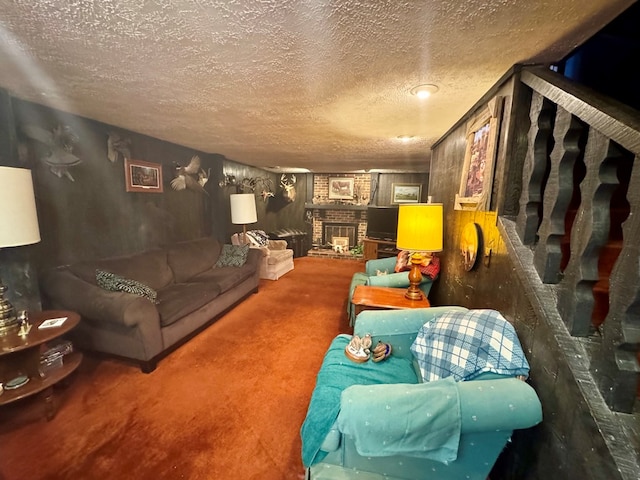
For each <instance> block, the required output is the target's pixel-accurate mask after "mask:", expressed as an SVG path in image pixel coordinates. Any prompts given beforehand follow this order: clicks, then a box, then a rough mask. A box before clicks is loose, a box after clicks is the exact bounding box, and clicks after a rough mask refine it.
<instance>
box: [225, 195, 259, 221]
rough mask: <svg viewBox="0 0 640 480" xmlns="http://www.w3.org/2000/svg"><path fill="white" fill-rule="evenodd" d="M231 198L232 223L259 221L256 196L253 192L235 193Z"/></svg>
mask: <svg viewBox="0 0 640 480" xmlns="http://www.w3.org/2000/svg"><path fill="white" fill-rule="evenodd" d="M230 200H231V223H233V224H235V225H246V224H247V223H255V222H257V221H258V214H257V213H256V197H255V196H254V195H253V193H233V194H231V195H230Z"/></svg>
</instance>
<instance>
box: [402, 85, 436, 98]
mask: <svg viewBox="0 0 640 480" xmlns="http://www.w3.org/2000/svg"><path fill="white" fill-rule="evenodd" d="M437 91H438V87H437V85H434V84H432V83H425V84H422V85H417V86H415V87H413V88H412V89H411V90H409V92H410V93H411V95H415V96H416V97H418V98H429V97H430V96H431V95H433V94H434V93H436V92H437Z"/></svg>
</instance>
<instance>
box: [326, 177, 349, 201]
mask: <svg viewBox="0 0 640 480" xmlns="http://www.w3.org/2000/svg"><path fill="white" fill-rule="evenodd" d="M353 186H354V178H353V177H329V200H353Z"/></svg>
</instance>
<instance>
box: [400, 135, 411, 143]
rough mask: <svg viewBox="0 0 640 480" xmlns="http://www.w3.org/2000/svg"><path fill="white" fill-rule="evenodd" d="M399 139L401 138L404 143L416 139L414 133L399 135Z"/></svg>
mask: <svg viewBox="0 0 640 480" xmlns="http://www.w3.org/2000/svg"><path fill="white" fill-rule="evenodd" d="M397 138H398V140H400V141H401V142H403V143H409V142H410V141H411V140H413V139H414V136H413V135H399V136H398V137H397Z"/></svg>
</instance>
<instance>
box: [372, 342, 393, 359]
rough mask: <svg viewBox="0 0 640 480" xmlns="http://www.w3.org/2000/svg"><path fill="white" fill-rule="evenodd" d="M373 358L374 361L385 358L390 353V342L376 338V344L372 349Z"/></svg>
mask: <svg viewBox="0 0 640 480" xmlns="http://www.w3.org/2000/svg"><path fill="white" fill-rule="evenodd" d="M372 353H373V358H372V360H373V361H374V362H381V361H382V360H386V359H387V358H389V355H391V344H389V343H383V342H382V341H380V340H378V344H377V345H376V348H374V349H373V352H372Z"/></svg>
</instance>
